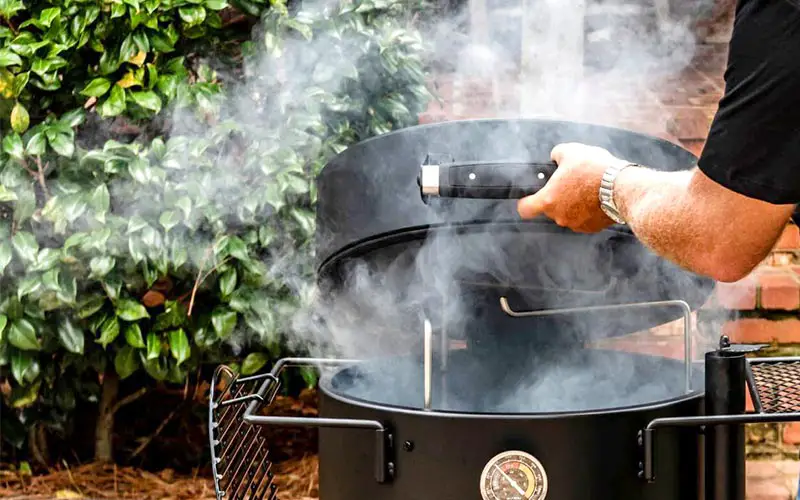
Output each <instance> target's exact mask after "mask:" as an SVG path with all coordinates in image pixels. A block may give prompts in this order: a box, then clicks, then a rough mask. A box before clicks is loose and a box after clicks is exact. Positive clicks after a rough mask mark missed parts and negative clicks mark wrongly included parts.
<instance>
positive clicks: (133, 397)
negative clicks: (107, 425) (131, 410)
mask: <svg viewBox="0 0 800 500" xmlns="http://www.w3.org/2000/svg"><path fill="white" fill-rule="evenodd" d="M147 391H148V389H147V387H142V388H141V389H139V390H138V391H136V392H134V393H131V394H128V395H127V396H125V397H124V398H122V399H120V400H119V401H117V402H116V403H114V406H112V407H111V409H110V410H108V413H106V418H111V417H112V416H114V414H115V413H117V411H119V410H120V409H121V408H122V407H123V406H125V405H129V404H131V403H133V402H134V401H136V400H137V399H139V398H141V397H142V396H144V395H145V394H146V393H147Z"/></svg>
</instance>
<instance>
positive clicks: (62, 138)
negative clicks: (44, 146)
mask: <svg viewBox="0 0 800 500" xmlns="http://www.w3.org/2000/svg"><path fill="white" fill-rule="evenodd" d="M49 142H50V147H52V148H53V150H54V151H55V152H56V153H58V154H59V155H61V156H64V157H66V158H72V155H73V154H74V153H75V142H74V140H73V138H72V136H71V135H68V134H57V135H55V136H53V137H52V138H51V139H50V141H49Z"/></svg>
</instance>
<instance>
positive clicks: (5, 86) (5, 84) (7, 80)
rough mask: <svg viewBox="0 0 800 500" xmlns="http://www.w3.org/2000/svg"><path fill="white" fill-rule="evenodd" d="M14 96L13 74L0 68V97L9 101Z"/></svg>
mask: <svg viewBox="0 0 800 500" xmlns="http://www.w3.org/2000/svg"><path fill="white" fill-rule="evenodd" d="M13 96H14V74H13V73H12V72H10V71H8V70H7V69H5V68H0V97H3V98H5V99H11V98H12V97H13Z"/></svg>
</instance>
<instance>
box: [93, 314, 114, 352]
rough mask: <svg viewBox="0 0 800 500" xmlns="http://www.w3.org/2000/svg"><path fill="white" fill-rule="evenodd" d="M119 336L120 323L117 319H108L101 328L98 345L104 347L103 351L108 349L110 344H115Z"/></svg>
mask: <svg viewBox="0 0 800 500" xmlns="http://www.w3.org/2000/svg"><path fill="white" fill-rule="evenodd" d="M118 336H119V321H117V318H113V317H112V318H107V319H106V320H105V321H104V322H103V324H102V325H101V326H100V338H99V339H98V340H97V343H98V344H100V345H102V346H103V349H105V348H106V347H108V344H110V343H112V342H114V339H116V338H117V337H118Z"/></svg>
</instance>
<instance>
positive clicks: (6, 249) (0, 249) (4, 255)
mask: <svg viewBox="0 0 800 500" xmlns="http://www.w3.org/2000/svg"><path fill="white" fill-rule="evenodd" d="M12 254H13V251H12V249H11V242H9V241H0V274H3V272H4V271H5V269H6V266H8V264H9V262H11V257H12Z"/></svg>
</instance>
